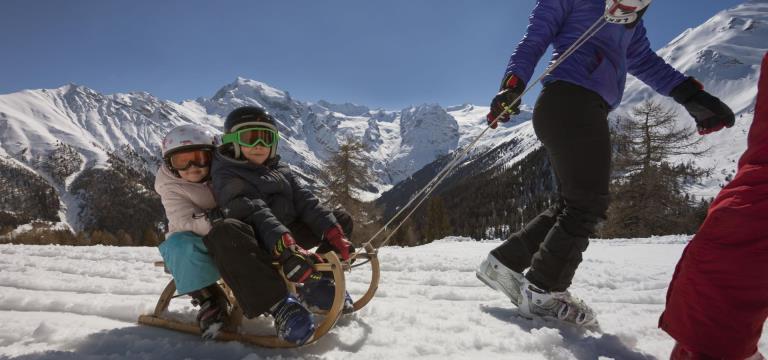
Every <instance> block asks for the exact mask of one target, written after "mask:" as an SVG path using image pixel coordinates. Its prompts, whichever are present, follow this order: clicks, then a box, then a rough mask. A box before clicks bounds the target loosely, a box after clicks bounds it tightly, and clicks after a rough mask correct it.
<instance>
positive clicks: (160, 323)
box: [138, 245, 380, 348]
mask: <svg viewBox="0 0 768 360" xmlns="http://www.w3.org/2000/svg"><path fill="white" fill-rule="evenodd" d="M323 257H325V259H326V260H327V263H324V264H316V265H315V270H316V271H323V272H331V273H332V274H333V279H334V282H335V283H336V291H335V293H334V298H333V305H332V306H331V309H330V310H329V311H327V312H325V313H324V314H323V315H324V316H325V317H324V319H323V321H322V322H320V324H318V325H317V326H316V328H315V332H314V334H313V335H312V337H311V338H310V340H309V341H307V342H306V343H305V344H304V345H308V344H311V343H314V342H316V341H317V340H318V339H320V338H321V337H323V335H325V334H327V333H328V331H330V330H331V329H332V328H333V326H334V325H335V324H336V322H337V321H338V319H339V317H340V315H341V309H342V307H343V304H344V294H345V290H346V283H345V279H344V272H343V270H344V268H348V266H349V265H346V264H345V266H342V264H341V262H340V261H339V258H338V256H337V255H336V254H335V253H333V252H328V253H326V254H323ZM357 258H359V259H368V262H370V264H371V283H370V285H369V287H368V291H366V293H365V294H364V295H363V296H361V297H360V299H358V300H357V301H355V303H354V309H355V311H357V310H359V309H361V308H363V307H364V306H365V305H367V304H368V303H369V302H370V301H371V299H373V296H374V295H375V293H376V290H377V288H378V284H379V276H380V275H379V260H378V257H377V252H376V250H375V249H373V247H371V246H370V245H369V246H368V247H366V252H365V253H361V254H358V256H357ZM155 265H157V266H163V263H162V262H157V263H155ZM219 284H220V285H222V288H223V289H224V292H225V293H226V294H227V297H228V298H229V302H230V304H232V311H231V312H230V315H229V319H228V320H227V321H226V324H227V326H226V327H225V328H224V330H222V331H221V332H219V334H218V335H217V336H216V340H219V341H238V342H242V343H248V344H253V345H256V346H261V347H268V348H292V347H298V346H300V345H296V344H293V343H290V342H287V341H283V340H281V339H279V338H278V337H277V336H276V335H255V334H248V333H243V332H240V331H239V329H240V327H241V326H240V325H241V324H242V321H243V318H244V317H243V312H242V309H240V306H239V305H238V303H237V300H236V299H235V297H234V295H233V294H232V291H231V289H229V287H228V286H227V285H226V284H225V283H224V282H223V281H219ZM286 286H287V287H288V288H289V291H291V292H294V293H295V291H296V289H295V286H294V285H293V284H292V283H290V282H288V281H287V280H286ZM175 293H176V283H175V282H174V281H173V279H171V281H170V282H169V283H168V285H166V287H165V290H163V293H162V294H161V295H160V299H159V300H158V301H157V305H155V311H154V312H153V313H152V314H148V315H141V316H139V321H138V322H139V324H142V325H149V326H155V327H161V328H165V329H170V330H175V331H181V332H185V333H189V334H195V335H200V327H199V326H198V325H197V324H196V323H194V322H185V321H180V320H176V319H173V318H170V317H168V316H167V310H168V305H169V304H170V303H171V300H172V299H173V298H174V294H175Z"/></svg>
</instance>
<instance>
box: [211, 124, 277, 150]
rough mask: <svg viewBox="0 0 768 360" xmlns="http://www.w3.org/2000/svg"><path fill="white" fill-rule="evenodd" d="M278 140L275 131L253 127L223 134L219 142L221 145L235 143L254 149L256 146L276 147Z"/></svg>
mask: <svg viewBox="0 0 768 360" xmlns="http://www.w3.org/2000/svg"><path fill="white" fill-rule="evenodd" d="M278 138H279V136H278V135H277V131H274V130H272V129H268V128H262V127H253V128H246V129H241V130H237V131H235V132H233V133H229V134H224V136H223V137H222V138H221V142H222V143H223V144H230V143H237V144H239V145H241V146H247V147H254V146H256V145H261V146H264V147H273V146H275V145H277V140H278Z"/></svg>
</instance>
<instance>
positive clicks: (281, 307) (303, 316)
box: [269, 294, 315, 345]
mask: <svg viewBox="0 0 768 360" xmlns="http://www.w3.org/2000/svg"><path fill="white" fill-rule="evenodd" d="M269 312H270V314H272V316H273V317H274V318H275V330H276V331H277V337H278V338H280V339H281V340H284V341H287V342H290V343H293V344H296V345H304V344H305V343H306V342H307V341H309V339H310V338H311V337H312V334H314V332H315V322H314V320H312V314H311V313H310V312H309V310H307V309H306V308H305V307H304V306H303V305H301V303H300V302H299V301H298V300H297V299H296V298H295V297H294V296H293V295H290V294H289V295H288V296H286V297H285V299H283V300H282V301H280V302H278V303H277V304H275V305H274V306H272V308H271V309H270V311H269Z"/></svg>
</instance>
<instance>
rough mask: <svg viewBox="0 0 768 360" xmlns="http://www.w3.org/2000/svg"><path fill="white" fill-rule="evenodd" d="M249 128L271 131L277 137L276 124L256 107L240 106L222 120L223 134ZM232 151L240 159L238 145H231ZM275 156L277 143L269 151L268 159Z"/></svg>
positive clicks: (265, 112)
mask: <svg viewBox="0 0 768 360" xmlns="http://www.w3.org/2000/svg"><path fill="white" fill-rule="evenodd" d="M249 126H258V127H265V128H269V129H271V130H273V131H274V132H275V135H276V136H277V134H278V131H277V122H276V121H275V118H274V117H272V115H270V114H269V113H268V112H267V111H266V110H264V109H263V108H261V107H258V106H242V107H239V108H237V109H235V110H232V112H230V113H229V115H227V119H226V120H224V134H225V135H226V134H230V133H233V132H235V131H237V130H240V129H244V128H247V127H249ZM232 147H233V150H234V152H235V158H236V159H237V158H240V154H241V153H240V145H239V144H237V143H232ZM276 155H277V143H275V146H273V147H272V148H271V149H270V152H269V158H270V159H272V158H274V157H275V156H276Z"/></svg>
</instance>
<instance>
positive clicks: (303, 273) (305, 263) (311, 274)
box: [273, 233, 323, 283]
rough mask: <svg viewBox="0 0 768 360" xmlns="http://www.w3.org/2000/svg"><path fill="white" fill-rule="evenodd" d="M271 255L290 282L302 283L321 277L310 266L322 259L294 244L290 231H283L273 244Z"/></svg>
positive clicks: (320, 261)
mask: <svg viewBox="0 0 768 360" xmlns="http://www.w3.org/2000/svg"><path fill="white" fill-rule="evenodd" d="M273 255H274V256H275V258H277V261H278V262H279V263H280V266H281V267H282V269H283V274H285V277H286V278H287V279H288V281H290V282H298V283H303V282H306V281H309V280H317V279H320V278H321V277H322V275H321V274H320V273H318V272H315V269H314V268H313V267H312V266H313V265H315V264H319V263H322V262H323V259H322V258H321V257H320V256H319V255H317V254H314V253H311V252H309V251H307V250H306V249H304V248H303V247H301V246H299V245H298V244H296V241H295V240H294V239H293V236H291V234H290V233H285V234H283V236H282V237H281V238H280V240H278V241H277V243H276V244H275V248H274V251H273Z"/></svg>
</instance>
